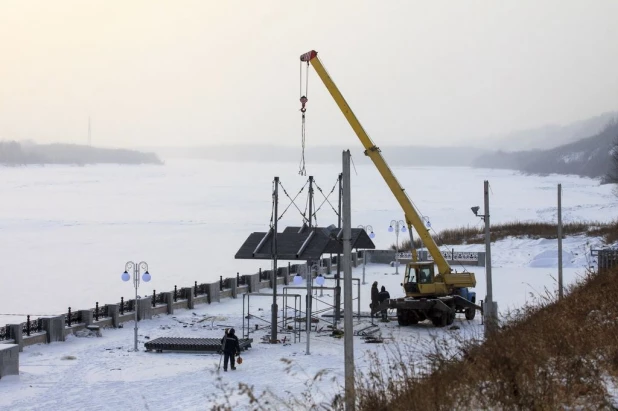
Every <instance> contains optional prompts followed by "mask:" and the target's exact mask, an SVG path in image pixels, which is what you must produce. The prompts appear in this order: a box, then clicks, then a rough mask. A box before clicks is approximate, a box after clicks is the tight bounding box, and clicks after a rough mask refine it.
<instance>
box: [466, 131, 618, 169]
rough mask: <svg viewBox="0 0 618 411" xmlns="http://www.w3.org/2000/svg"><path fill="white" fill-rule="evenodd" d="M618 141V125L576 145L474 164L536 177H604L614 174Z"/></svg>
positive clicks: (493, 157)
mask: <svg viewBox="0 0 618 411" xmlns="http://www.w3.org/2000/svg"><path fill="white" fill-rule="evenodd" d="M617 141H618V122H617V121H611V122H610V123H609V124H607V125H606V126H605V128H604V129H603V130H602V131H601V132H599V133H597V134H596V135H593V136H592V137H588V138H584V139H581V140H579V141H576V142H574V143H570V144H565V145H562V146H559V147H556V148H552V149H550V150H530V151H517V152H512V153H509V152H504V151H498V152H496V153H490V154H484V155H482V156H480V157H479V158H477V159H476V160H475V161H474V166H475V167H484V168H503V169H513V170H520V171H523V172H526V173H534V174H550V173H556V174H576V175H580V176H584V177H592V178H602V179H605V177H606V176H607V175H608V174H609V173H611V172H612V167H613V166H614V165H613V161H612V150H613V149H614V146H615V144H616V142H617Z"/></svg>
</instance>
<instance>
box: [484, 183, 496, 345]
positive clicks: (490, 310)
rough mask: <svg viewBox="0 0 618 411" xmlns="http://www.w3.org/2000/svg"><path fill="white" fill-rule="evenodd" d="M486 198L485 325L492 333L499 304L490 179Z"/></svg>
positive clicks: (485, 186) (486, 187)
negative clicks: (494, 280) (495, 288)
mask: <svg viewBox="0 0 618 411" xmlns="http://www.w3.org/2000/svg"><path fill="white" fill-rule="evenodd" d="M483 192H484V200H485V215H484V217H483V220H484V221H485V274H486V281H487V295H486V296H485V324H486V325H485V327H486V331H488V334H491V333H492V332H493V331H494V330H495V328H496V326H497V325H498V324H497V321H498V313H497V306H496V304H495V302H494V297H493V285H492V277H491V232H490V220H489V181H487V180H485V182H484V189H483Z"/></svg>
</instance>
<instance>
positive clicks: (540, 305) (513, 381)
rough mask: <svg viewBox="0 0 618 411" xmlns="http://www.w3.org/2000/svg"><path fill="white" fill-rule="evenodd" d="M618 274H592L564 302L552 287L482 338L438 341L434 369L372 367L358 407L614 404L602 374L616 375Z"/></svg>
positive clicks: (393, 409)
mask: <svg viewBox="0 0 618 411" xmlns="http://www.w3.org/2000/svg"><path fill="white" fill-rule="evenodd" d="M617 280H618V271H615V272H612V273H604V274H589V275H588V276H587V278H585V279H584V280H583V281H582V282H581V283H580V284H577V285H575V286H573V287H571V288H570V290H569V292H568V294H567V296H566V297H565V298H564V299H562V300H561V301H555V296H553V295H551V294H550V293H547V294H546V295H544V296H540V298H539V300H538V301H537V305H536V306H527V307H525V308H523V309H522V310H520V311H518V312H516V313H512V315H511V316H510V319H509V320H508V321H507V322H506V325H503V327H502V328H501V330H500V331H499V332H498V333H496V334H494V335H492V336H491V337H490V338H488V339H487V340H486V341H484V342H482V343H481V342H479V341H476V340H475V341H467V342H466V341H452V342H451V343H448V342H447V343H446V344H445V345H441V346H440V348H439V349H438V348H437V347H438V345H436V349H435V350H434V351H433V353H432V355H431V356H430V360H431V366H430V371H431V372H429V373H428V372H425V371H424V370H423V369H421V368H418V367H417V368H415V367H414V365H413V364H408V365H407V366H406V368H407V372H406V373H405V375H404V378H401V376H398V377H396V378H395V379H393V378H391V376H390V375H389V374H390V373H389V374H385V372H384V371H383V370H384V367H374V370H372V372H373V374H372V373H368V374H367V375H365V376H363V377H362V379H361V381H360V382H359V387H358V398H359V409H360V410H370V411H379V410H390V411H397V410H406V411H407V410H417V409H418V410H426V409H431V410H468V409H488V408H491V409H506V410H511V409H517V410H519V409H521V410H555V409H564V408H565V407H566V408H571V407H572V408H575V409H613V408H612V405H611V403H610V400H609V395H608V393H607V391H606V387H605V385H604V382H603V379H604V378H610V377H611V378H616V377H618V305H617V304H616V303H615V296H616V295H617V293H618V281H617ZM393 358H397V357H396V356H395V357H393ZM395 362H396V361H395ZM396 366H397V365H396V364H395V367H396ZM399 370H401V365H399Z"/></svg>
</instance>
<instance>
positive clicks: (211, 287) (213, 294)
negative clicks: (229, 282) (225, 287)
mask: <svg viewBox="0 0 618 411" xmlns="http://www.w3.org/2000/svg"><path fill="white" fill-rule="evenodd" d="M220 301H221V294H220V290H219V281H217V282H216V283H210V284H208V304H212V303H213V302H217V303H218V302H220Z"/></svg>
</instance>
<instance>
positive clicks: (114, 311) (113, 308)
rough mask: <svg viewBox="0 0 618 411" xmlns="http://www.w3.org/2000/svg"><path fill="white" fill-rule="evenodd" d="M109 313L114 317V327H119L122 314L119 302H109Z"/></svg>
mask: <svg viewBox="0 0 618 411" xmlns="http://www.w3.org/2000/svg"><path fill="white" fill-rule="evenodd" d="M107 315H108V316H109V317H110V318H111V319H112V327H114V328H118V324H120V322H119V321H118V319H119V316H120V307H119V306H118V304H107Z"/></svg>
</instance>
